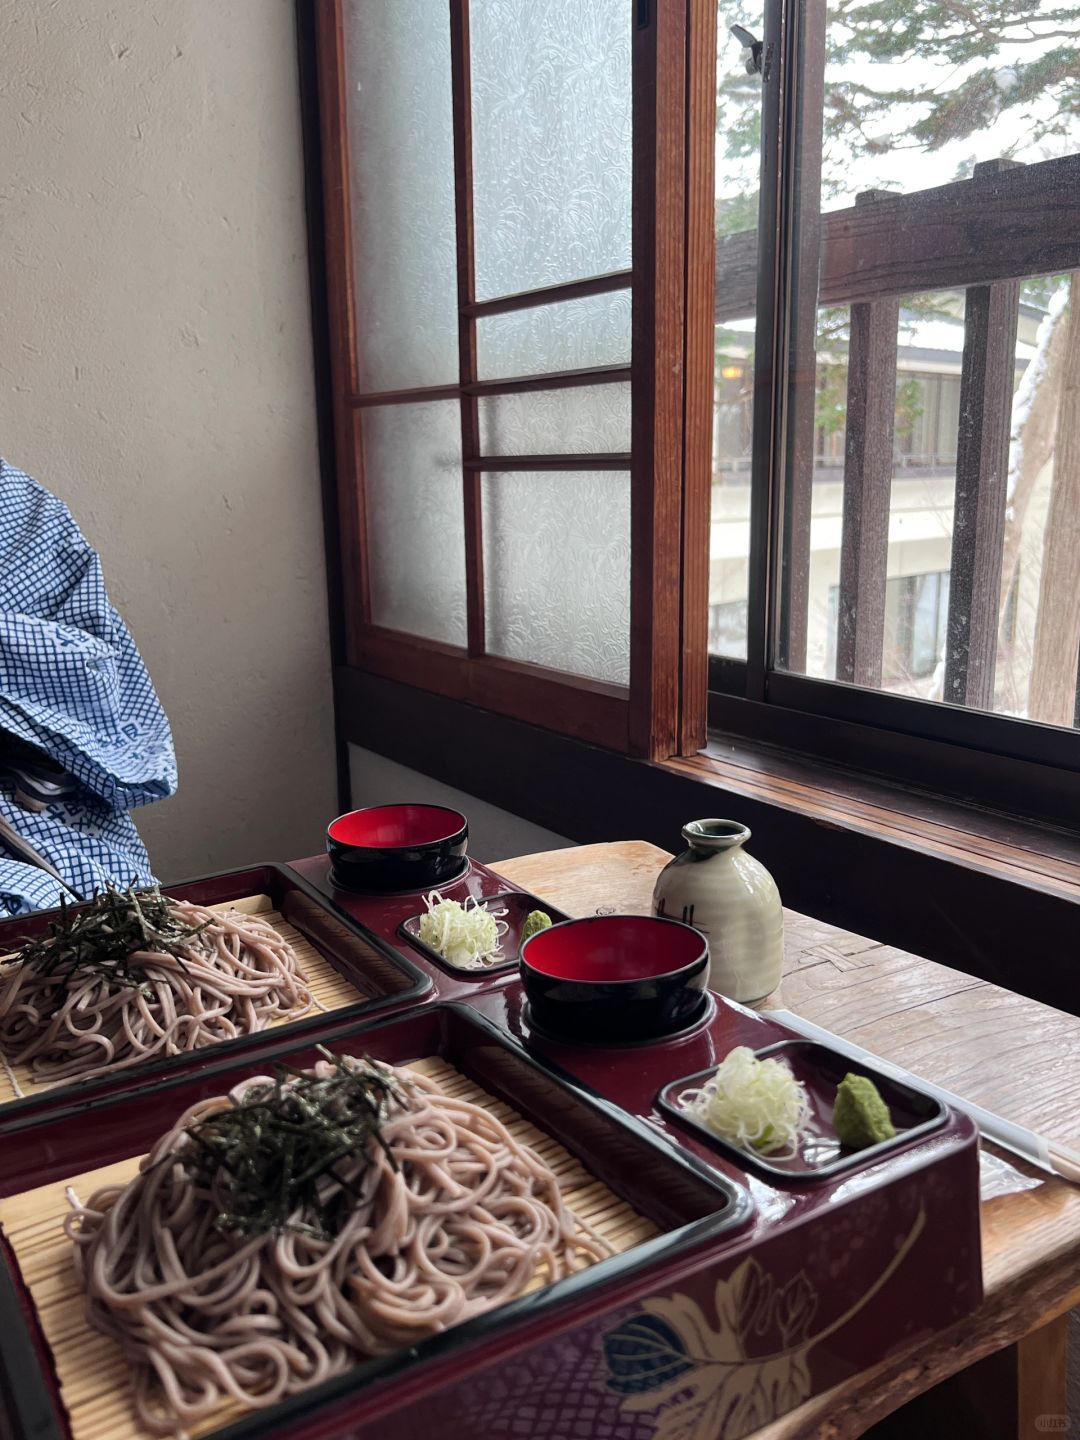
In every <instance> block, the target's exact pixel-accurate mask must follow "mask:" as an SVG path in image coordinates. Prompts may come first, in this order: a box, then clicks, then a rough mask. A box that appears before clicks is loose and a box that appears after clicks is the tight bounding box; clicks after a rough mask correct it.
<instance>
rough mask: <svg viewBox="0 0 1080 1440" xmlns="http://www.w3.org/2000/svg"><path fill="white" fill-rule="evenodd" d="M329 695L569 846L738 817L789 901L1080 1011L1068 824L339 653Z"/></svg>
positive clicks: (1077, 852) (345, 722)
mask: <svg viewBox="0 0 1080 1440" xmlns="http://www.w3.org/2000/svg"><path fill="white" fill-rule="evenodd" d="M337 704H338V721H339V727H340V732H339V733H340V735H341V738H342V739H347V740H350V741H353V742H354V743H356V744H358V745H363V746H366V747H367V748H369V749H371V750H375V751H377V752H378V753H380V754H382V755H387V756H389V757H390V758H391V759H394V760H397V761H398V762H399V763H400V764H403V765H407V766H409V767H410V768H412V769H414V770H417V771H419V772H420V773H421V775H430V776H433V777H435V778H436V779H438V780H441V781H443V782H445V783H446V784H449V785H453V786H455V787H456V788H457V789H459V790H463V791H465V792H466V794H469V795H476V796H478V797H480V798H481V799H483V800H487V801H489V802H490V803H491V804H494V805H498V806H500V807H501V808H502V809H504V810H508V811H510V812H511V813H512V814H514V815H520V816H522V817H523V818H525V819H527V820H531V821H533V822H534V823H535V824H537V825H544V826H546V827H547V828H548V829H549V830H554V831H555V832H556V833H558V834H560V835H567V836H570V837H571V838H572V839H574V840H575V841H578V842H579V843H583V844H587V843H589V842H591V841H599V840H620V839H625V840H649V841H651V842H652V843H653V844H654V845H660V846H662V847H663V848H664V849H667V850H678V849H680V848H681V842H680V838H679V831H680V828H681V827H682V826H683V825H684V824H685V823H686V822H687V821H688V820H692V819H694V818H695V817H697V816H702V815H709V814H712V815H717V814H719V815H728V816H733V817H735V818H737V819H739V820H742V821H743V822H744V823H746V824H747V825H748V826H749V827H750V829H751V830H752V832H753V840H752V841H751V843H750V849H751V851H752V852H753V854H754V855H755V856H757V858H758V859H760V860H761V861H762V862H763V863H764V864H765V865H767V866H768V868H769V869H770V870H771V871H772V873H773V875H774V876H775V878H776V881H777V884H778V885H779V886H780V893H781V894H782V896H783V897H784V902H785V904H787V905H789V906H790V907H791V909H793V910H797V911H800V912H801V913H802V914H804V915H809V916H813V917H814V918H816V919H819V920H824V921H827V922H829V923H830V924H832V925H837V926H839V927H840V928H841V929H844V930H853V931H855V933H856V934H859V935H866V936H869V937H871V938H873V939H875V940H878V941H880V942H881V943H883V944H886V945H893V946H896V947H897V964H898V965H901V966H902V965H904V964H905V963H906V961H905V960H904V958H903V954H902V953H901V952H908V953H909V954H916V955H923V956H925V957H926V958H927V959H930V960H936V961H939V962H940V963H941V964H943V965H951V966H953V967H954V968H956V969H959V970H963V971H965V972H966V973H967V974H969V975H974V976H976V977H978V978H979V979H983V980H988V981H990V982H992V983H993V984H995V985H999V986H1002V987H1004V988H1006V989H1010V990H1016V991H1019V992H1020V993H1022V994H1024V995H1028V996H1030V997H1031V998H1032V999H1036V1000H1041V1001H1043V1002H1044V1003H1045V1004H1048V1005H1054V1006H1056V1007H1057V1008H1058V1009H1062V1010H1066V1011H1068V1012H1070V1013H1072V1014H1076V1013H1080V991H1078V987H1077V978H1076V964H1075V949H1076V934H1077V926H1078V922H1080V908H1078V906H1080V837H1078V836H1077V835H1076V834H1075V833H1074V832H1072V833H1070V832H1067V831H1065V830H1064V829H1054V828H1053V827H1051V826H1043V825H1040V824H1036V823H1034V822H1032V821H1030V820H1020V819H1016V818H1013V817H1010V816H1007V815H1004V814H1001V813H995V812H993V811H991V810H989V809H980V808H978V807H976V806H975V805H973V804H971V803H970V802H969V801H963V800H946V799H941V798H939V797H936V796H933V795H930V794H928V793H927V792H926V791H925V790H924V789H921V788H916V787H914V786H909V785H903V784H898V783H897V782H895V781H884V780H880V779H871V778H869V777H866V776H864V775H862V774H856V773H854V772H853V771H852V770H851V769H849V768H844V767H843V766H841V765H840V764H838V763H837V762H836V761H835V760H830V761H828V762H825V761H822V760H817V761H815V760H814V759H812V758H809V757H808V756H806V755H796V754H793V753H792V751H791V750H790V749H781V748H780V747H773V746H771V745H764V744H763V743H762V742H761V741H759V740H753V741H750V740H747V739H745V738H744V739H739V740H733V739H732V738H731V737H727V738H726V739H725V738H721V737H720V736H718V735H716V736H714V737H713V740H712V743H711V745H710V748H709V750H708V751H707V752H705V753H703V754H701V755H697V756H694V757H691V758H689V759H683V760H669V761H662V762H649V761H645V760H633V759H629V758H627V757H626V756H625V755H620V754H617V753H616V752H614V751H612V750H607V749H601V748H600V747H598V746H596V745H592V744H586V743H583V742H582V741H581V740H574V739H571V738H569V737H568V736H566V735H562V734H558V733H556V732H554V731H551V730H545V729H542V728H541V727H540V726H537V725H533V724H528V723H525V722H524V721H521V720H516V719H511V718H509V717H507V716H504V715H498V714H495V713H493V712H492V711H490V710H485V709H480V708H478V707H476V706H473V705H468V704H464V703H462V702H461V701H458V700H452V699H450V698H448V697H445V696H439V695H435V694H431V693H429V692H426V691H419V690H416V689H414V688H412V687H411V686H406V685H401V684H399V683H397V682H395V681H390V680H387V679H385V678H382V677H379V676H375V675H370V674H365V673H364V672H361V671H357V670H352V669H347V668H345V669H339V670H338V672H337ZM479 858H481V859H483V858H485V857H483V856H480V857H479Z"/></svg>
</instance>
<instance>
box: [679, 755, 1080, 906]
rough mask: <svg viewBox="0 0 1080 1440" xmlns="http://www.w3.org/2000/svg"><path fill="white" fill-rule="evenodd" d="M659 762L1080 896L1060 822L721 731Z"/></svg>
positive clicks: (1077, 862)
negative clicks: (695, 750) (697, 747)
mask: <svg viewBox="0 0 1080 1440" xmlns="http://www.w3.org/2000/svg"><path fill="white" fill-rule="evenodd" d="M663 767H664V768H665V769H667V770H670V771H671V772H672V773H673V774H678V775H681V776H684V777H685V778H688V779H694V780H697V781H699V782H701V783H705V784H709V785H713V786H716V787H718V788H720V789H723V790H724V791H725V792H726V793H728V794H733V795H741V796H745V797H746V798H747V799H753V800H756V801H758V802H761V803H764V804H769V805H775V806H779V807H781V808H782V809H785V810H790V811H792V812H795V813H798V814H800V815H803V816H805V817H807V818H809V819H811V820H814V821H816V822H817V823H819V824H822V825H827V826H831V827H842V828H844V829H846V830H848V831H852V832H855V833H857V834H862V835H866V836H872V837H874V838H875V839H877V840H885V841H889V842H892V843H893V844H896V845H902V846H905V847H908V848H910V849H915V850H918V851H919V852H921V853H924V854H927V853H929V854H933V855H936V856H938V857H939V858H940V859H942V860H946V861H951V862H953V863H956V864H962V865H967V866H971V867H974V868H975V869H978V870H980V871H981V872H983V873H984V874H987V875H994V876H997V877H999V878H1000V879H1002V880H1006V881H1008V882H1010V883H1012V884H1021V885H1026V886H1033V887H1037V888H1038V889H1040V890H1043V891H1046V892H1047V893H1053V894H1057V895H1060V896H1062V897H1064V898H1067V899H1069V900H1073V901H1077V902H1080V837H1078V836H1077V835H1076V834H1075V833H1072V832H1069V831H1067V830H1064V829H1062V828H1059V827H1057V826H1052V825H1049V824H1040V823H1035V822H1033V821H1030V820H1023V819H1019V818H1017V817H1015V816H1012V815H1008V814H1005V813H1004V812H999V811H994V810H991V809H988V808H984V807H981V806H977V805H973V804H967V803H965V802H963V801H961V800H957V799H955V798H952V797H950V796H942V795H939V794H935V793H933V792H931V791H929V790H920V789H917V788H914V787H909V786H904V785H900V784H897V783H889V782H887V781H884V780H882V779H880V778H877V777H874V776H870V775H866V774H863V773H861V772H859V771H856V770H853V769H849V768H848V767H845V766H841V765H837V764H836V763H835V762H825V761H822V760H814V759H812V758H808V757H806V756H804V755H800V754H798V753H796V752H793V751H790V750H786V749H783V748H781V747H779V746H772V745H765V744H761V743H754V742H751V741H748V740H747V739H745V738H744V737H741V736H732V735H724V734H721V733H715V732H711V733H710V736H709V743H708V746H707V748H706V749H705V750H704V751H702V752H701V753H700V754H698V755H695V756H692V757H689V758H686V759H673V760H669V761H665V762H663Z"/></svg>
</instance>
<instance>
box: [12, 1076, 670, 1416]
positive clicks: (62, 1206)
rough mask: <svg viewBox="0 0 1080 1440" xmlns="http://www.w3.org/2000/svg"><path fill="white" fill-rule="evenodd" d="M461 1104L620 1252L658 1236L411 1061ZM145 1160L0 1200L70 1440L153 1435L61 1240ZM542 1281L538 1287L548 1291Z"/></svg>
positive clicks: (223, 1410)
mask: <svg viewBox="0 0 1080 1440" xmlns="http://www.w3.org/2000/svg"><path fill="white" fill-rule="evenodd" d="M410 1068H411V1069H413V1070H417V1071H419V1072H420V1073H421V1074H424V1075H429V1076H430V1077H431V1078H432V1079H433V1080H435V1081H436V1082H437V1083H438V1084H439V1085H440V1086H441V1087H442V1088H443V1090H444V1091H445V1092H446V1093H447V1094H448V1095H452V1096H454V1097H457V1098H460V1099H464V1100H468V1101H471V1102H472V1103H473V1104H478V1105H482V1106H483V1107H484V1109H486V1110H487V1111H488V1112H489V1114H491V1115H493V1116H495V1117H496V1118H497V1119H499V1120H501V1121H502V1123H503V1124H504V1125H505V1126H506V1128H507V1129H508V1130H509V1131H510V1133H511V1134H512V1135H513V1136H514V1137H515V1138H516V1139H517V1140H520V1141H522V1142H524V1143H526V1144H528V1145H531V1146H532V1148H533V1149H534V1150H535V1151H536V1152H537V1154H539V1155H540V1156H542V1158H543V1159H544V1160H545V1161H546V1162H547V1164H548V1165H549V1166H550V1167H551V1169H552V1170H553V1171H554V1172H555V1174H556V1175H557V1176H558V1177H559V1181H560V1184H561V1186H562V1189H563V1195H564V1198H565V1200H566V1203H567V1205H568V1207H569V1208H570V1209H571V1210H572V1211H573V1212H574V1214H575V1215H577V1216H578V1217H579V1218H580V1219H581V1220H582V1221H583V1222H584V1223H585V1224H586V1225H587V1226H588V1228H589V1229H590V1230H591V1231H592V1232H593V1233H594V1234H597V1235H600V1236H602V1237H603V1239H605V1240H606V1241H607V1242H608V1244H609V1245H610V1246H611V1247H612V1249H613V1250H614V1251H615V1252H616V1253H617V1254H621V1253H623V1252H624V1251H626V1250H631V1249H633V1248H634V1246H636V1245H640V1244H642V1243H643V1242H644V1241H646V1240H650V1239H652V1237H653V1236H654V1235H656V1234H658V1231H657V1227H656V1226H655V1225H654V1224H653V1223H652V1221H651V1220H646V1219H645V1218H644V1217H643V1216H641V1215H639V1214H637V1212H636V1211H635V1210H634V1209H633V1208H632V1207H631V1206H630V1205H629V1204H627V1202H626V1201H624V1200H620V1199H619V1197H618V1196H617V1195H615V1194H614V1192H613V1191H611V1190H609V1189H608V1187H607V1186H606V1185H604V1184H603V1183H602V1182H601V1181H599V1180H595V1179H594V1178H593V1177H592V1176H591V1175H590V1174H589V1173H588V1171H587V1170H585V1169H584V1168H583V1167H582V1166H581V1165H580V1164H579V1162H578V1161H577V1160H575V1159H574V1157H573V1156H572V1155H570V1153H569V1152H568V1151H567V1150H565V1149H564V1148H563V1147H562V1146H561V1145H560V1144H558V1142H557V1141H555V1140H553V1139H552V1138H551V1137H550V1136H549V1135H545V1134H544V1133H543V1131H541V1130H538V1129H537V1128H536V1126H534V1125H531V1124H530V1123H529V1122H528V1121H527V1120H525V1119H523V1118H522V1117H521V1116H520V1115H518V1114H517V1113H516V1111H514V1110H512V1109H511V1108H510V1106H509V1105H505V1104H503V1103H502V1102H501V1101H499V1100H496V1099H495V1098H494V1097H493V1096H491V1095H488V1094H487V1093H486V1091H484V1090H482V1089H481V1088H480V1087H479V1086H478V1085H477V1084H475V1083H474V1082H473V1081H472V1080H470V1079H469V1078H468V1076H466V1075H462V1074H461V1073H460V1071H458V1070H455V1068H454V1067H453V1066H452V1065H450V1064H449V1063H448V1062H447V1061H445V1060H443V1059H441V1058H439V1057H432V1058H429V1059H425V1060H416V1061H412V1062H410ZM138 1166H139V1160H138V1158H136V1159H132V1160H121V1161H118V1162H117V1163H116V1164H115V1165H106V1166H104V1167H103V1168H102V1169H100V1170H92V1171H90V1172H89V1173H88V1174H84V1175H78V1176H76V1177H75V1178H74V1179H69V1180H63V1181H59V1182H57V1183H55V1184H52V1185H43V1186H41V1188H40V1189H37V1190H29V1191H26V1192H25V1193H23V1194H22V1195H13V1196H11V1197H10V1198H9V1199H7V1200H0V1225H2V1226H3V1229H4V1233H5V1234H6V1236H7V1239H8V1241H9V1243H10V1245H11V1247H12V1249H13V1250H14V1252H15V1257H16V1259H17V1261H18V1264H19V1268H20V1271H21V1273H22V1278H23V1282H24V1283H25V1285H26V1286H27V1288H28V1289H29V1291H30V1295H31V1298H32V1299H33V1302H34V1306H35V1308H36V1310H37V1315H38V1320H39V1322H40V1324H41V1328H42V1331H43V1333H44V1335H45V1339H46V1342H47V1344H48V1346H49V1349H50V1350H51V1352H52V1356H53V1361H54V1364H55V1367H56V1374H57V1377H58V1379H59V1381H60V1388H61V1395H62V1398H63V1401H64V1404H65V1406H66V1407H67V1412H68V1417H69V1423H70V1427H71V1434H72V1436H73V1440H143V1437H145V1436H147V1435H148V1433H149V1432H147V1431H145V1430H143V1429H142V1428H141V1427H140V1426H139V1425H138V1424H137V1422H136V1419H135V1416H134V1413H133V1411H132V1409H131V1407H130V1403H129V1381H128V1369H127V1366H126V1365H125V1363H124V1361H123V1359H122V1357H121V1354H120V1350H119V1348H118V1347H117V1346H116V1345H115V1344H114V1342H113V1341H112V1340H110V1339H108V1338H107V1337H106V1336H104V1335H99V1334H98V1332H97V1331H96V1330H92V1329H91V1328H90V1326H89V1325H88V1324H87V1322H86V1320H85V1318H84V1314H83V1309H84V1307H83V1299H82V1292H81V1288H80V1286H79V1283H78V1280H77V1278H76V1275H75V1271H74V1266H73V1264H72V1245H71V1242H70V1241H69V1240H68V1239H67V1237H66V1236H65V1234H64V1232H63V1228H62V1224H63V1218H64V1216H65V1215H66V1214H67V1213H68V1210H69V1206H68V1202H67V1199H66V1196H65V1191H66V1189H67V1187H68V1186H71V1187H72V1188H73V1189H74V1191H75V1193H76V1194H77V1195H78V1197H79V1199H80V1200H82V1201H86V1200H87V1199H89V1197H90V1195H91V1194H92V1193H93V1192H94V1191H95V1190H97V1189H98V1188H99V1186H102V1185H114V1184H117V1183H121V1184H122V1183H123V1182H125V1181H127V1180H129V1179H130V1178H131V1177H132V1176H133V1175H134V1174H135V1173H136V1172H137V1170H138ZM543 1283H544V1282H543V1279H542V1277H538V1278H537V1280H536V1281H535V1285H534V1286H529V1287H527V1288H529V1289H532V1288H535V1287H536V1286H540V1285H542V1284H543ZM241 1413H242V1407H241V1406H239V1405H237V1404H236V1403H235V1402H233V1401H227V1402H225V1403H224V1404H223V1405H222V1406H221V1407H220V1409H219V1410H218V1411H217V1412H216V1413H215V1415H214V1417H213V1418H212V1419H211V1420H209V1421H207V1423H206V1424H204V1425H202V1426H198V1427H196V1428H195V1429H193V1430H192V1431H191V1432H190V1433H191V1435H192V1436H196V1435H205V1434H206V1433H207V1432H208V1431H211V1430H216V1429H218V1428H219V1427H220V1426H222V1425H224V1424H226V1423H228V1422H229V1421H231V1420H234V1419H235V1418H236V1417H237V1415H239V1414H241Z"/></svg>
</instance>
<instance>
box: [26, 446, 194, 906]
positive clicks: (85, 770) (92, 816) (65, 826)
mask: <svg viewBox="0 0 1080 1440" xmlns="http://www.w3.org/2000/svg"><path fill="white" fill-rule="evenodd" d="M0 731H5V732H7V733H8V734H10V735H14V736H16V737H18V738H19V739H21V740H23V741H25V742H26V743H27V744H30V745H34V746H36V747H37V748H38V749H40V750H44V751H45V752H46V754H48V755H50V756H52V758H53V759H54V760H55V761H57V763H58V764H60V765H62V766H63V768H64V769H65V770H66V771H68V773H69V774H70V775H72V776H73V777H74V779H75V781H76V782H77V785H78V789H77V792H76V793H75V794H74V795H73V796H72V797H71V798H70V799H68V800H66V801H64V802H63V803H60V804H55V805H51V806H49V807H48V809H47V810H45V811H42V812H41V813H37V814H36V813H33V812H30V811H27V810H25V809H24V808H23V807H22V806H21V805H19V804H18V803H17V802H16V801H15V799H14V791H13V786H12V785H11V784H9V783H4V782H3V781H0V815H3V817H4V819H5V820H7V821H8V822H9V823H10V824H11V825H13V826H14V827H15V829H16V830H18V831H19V833H20V835H22V836H23V837H24V838H25V839H26V840H27V841H28V842H29V843H30V844H31V845H32V846H33V847H34V849H35V850H36V851H37V852H38V853H39V854H40V855H41V856H42V857H43V858H44V859H46V860H48V861H49V863H50V864H51V865H53V866H54V867H55V869H56V870H57V871H58V872H59V873H60V875H61V876H62V877H63V879H64V881H65V883H66V884H68V885H70V886H71V887H72V888H73V889H74V890H75V891H76V892H77V893H78V894H80V895H84V896H88V895H91V894H93V893H95V892H96V891H98V890H101V889H102V888H103V887H104V886H105V885H106V883H111V884H114V885H122V886H127V885H132V884H149V883H152V880H153V876H152V874H151V871H150V862H149V859H148V857H147V854H146V850H145V848H144V846H143V843H142V841H141V840H140V838H139V834H138V831H137V830H136V829H135V826H134V823H133V822H132V820H131V818H130V816H129V815H128V813H127V812H128V810H129V809H131V808H132V807H134V806H136V805H147V804H149V803H150V802H151V801H154V800H161V799H164V798H165V797H166V796H168V795H171V794H172V793H173V792H174V791H175V789H176V757H175V754H174V751H173V743H172V735H171V733H170V731H169V722H168V720H167V719H166V717H165V712H164V711H163V710H162V708H161V703H160V701H159V700H158V698H157V695H156V693H155V691H154V687H153V685H152V683H151V681H150V677H149V675H148V674H147V672H146V667H145V666H144V664H143V662H142V659H141V657H140V655H139V652H138V650H137V649H136V647H135V642H134V641H133V640H132V638H131V635H130V634H129V632H128V630H127V627H126V626H125V625H124V622H123V621H122V620H121V618H120V616H119V615H118V614H117V612H116V611H115V610H114V609H113V607H112V605H111V604H110V603H109V598H108V595H107V594H106V590H105V581H104V578H103V576H102V573H101V563H100V561H99V559H98V556H97V554H96V553H95V551H94V550H93V549H92V548H91V547H90V545H89V544H88V543H87V541H86V540H85V539H84V538H83V535H82V534H81V532H80V531H79V527H78V526H77V525H76V523H75V521H74V520H73V519H72V517H71V514H70V513H69V511H68V509H67V507H66V506H65V505H64V504H63V503H62V502H61V501H59V500H58V499H56V497H55V496H54V495H50V494H49V492H48V491H47V490H45V489H44V488H43V487H42V486H41V485H39V484H38V483H37V482H36V481H35V480H32V479H31V478H30V477H29V476H28V475H24V474H23V472H22V471H21V470H16V469H15V468H14V467H13V466H11V465H9V464H7V463H6V462H5V461H4V460H2V459H0ZM64 893H65V892H64V891H63V889H62V888H61V887H60V885H58V883H57V882H56V880H54V879H53V878H51V877H50V876H49V875H47V874H46V873H45V872H44V871H42V870H40V869H38V868H36V867H34V866H32V865H27V864H24V863H23V862H21V861H18V860H15V859H12V858H10V857H9V856H8V855H7V854H6V853H5V852H3V851H2V850H0V913H7V914H21V913H25V912H28V911H30V910H35V909H40V908H41V907H43V906H50V905H56V904H59V901H60V898H61V896H62V895H63V894H64ZM69 898H70V897H69Z"/></svg>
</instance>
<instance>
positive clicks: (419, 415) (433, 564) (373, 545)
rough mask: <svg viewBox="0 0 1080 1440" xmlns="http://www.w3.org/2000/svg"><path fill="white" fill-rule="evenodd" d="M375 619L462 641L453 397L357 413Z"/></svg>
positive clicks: (460, 511)
mask: <svg viewBox="0 0 1080 1440" xmlns="http://www.w3.org/2000/svg"><path fill="white" fill-rule="evenodd" d="M360 424H361V434H362V437H363V452H364V492H365V495H366V498H367V513H368V565H369V570H370V581H371V611H372V620H373V621H374V622H375V624H376V625H386V626H389V627H390V628H391V629H393V630H406V631H408V632H409V633H410V634H413V635H424V636H426V637H427V638H428V639H431V640H443V641H445V642H446V643H447V644H450V645H464V644H465V642H466V626H465V521H464V508H463V504H462V483H461V416H460V412H459V409H458V405H457V402H456V401H453V400H435V401H429V402H427V403H425V404H422V405H378V406H371V407H367V408H365V409H364V410H362V411H361V412H360Z"/></svg>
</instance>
